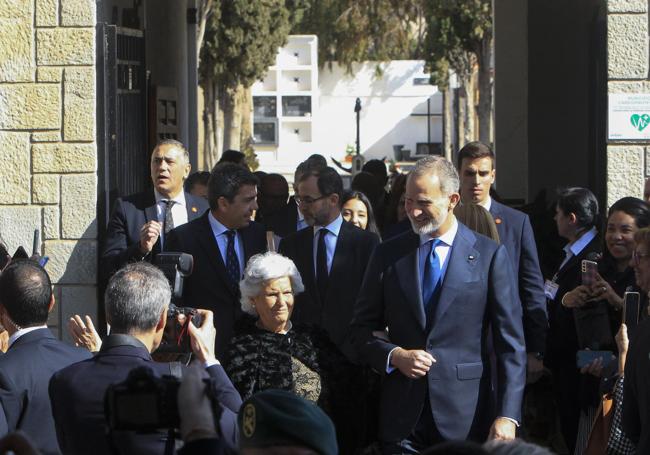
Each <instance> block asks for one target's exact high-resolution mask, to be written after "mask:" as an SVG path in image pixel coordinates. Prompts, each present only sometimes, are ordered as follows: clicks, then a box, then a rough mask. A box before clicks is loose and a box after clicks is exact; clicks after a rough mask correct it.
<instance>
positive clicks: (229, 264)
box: [226, 231, 241, 289]
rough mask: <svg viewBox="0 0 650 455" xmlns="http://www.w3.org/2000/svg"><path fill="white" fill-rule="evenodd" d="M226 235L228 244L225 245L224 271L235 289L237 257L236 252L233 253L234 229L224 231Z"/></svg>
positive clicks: (236, 285) (237, 266)
mask: <svg viewBox="0 0 650 455" xmlns="http://www.w3.org/2000/svg"><path fill="white" fill-rule="evenodd" d="M226 235H227V236H228V245H227V246H226V271H227V272H228V276H229V277H230V279H231V281H232V283H233V285H234V286H233V287H234V288H235V289H236V288H238V287H239V279H240V278H241V277H240V275H239V259H237V253H235V235H237V232H236V231H226Z"/></svg>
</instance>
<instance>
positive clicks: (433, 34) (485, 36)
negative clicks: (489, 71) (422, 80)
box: [424, 0, 492, 87]
mask: <svg viewBox="0 0 650 455" xmlns="http://www.w3.org/2000/svg"><path fill="white" fill-rule="evenodd" d="M424 8H425V11H424V12H425V18H426V19H425V20H426V38H425V41H424V43H425V44H424V48H425V49H424V50H425V52H424V54H425V55H424V57H425V60H426V62H427V69H428V70H429V71H430V72H431V75H432V77H431V78H432V81H433V83H435V84H436V85H438V86H440V87H446V86H447V84H448V82H449V81H448V78H449V71H448V70H449V69H452V70H453V71H455V72H456V74H458V76H459V77H461V78H463V77H467V75H468V74H471V72H472V69H473V68H472V66H473V63H474V61H478V63H479V64H480V63H482V62H481V61H480V59H481V55H482V47H483V43H484V41H485V40H488V41H489V40H491V38H492V0H462V1H461V0H429V1H425V2H424ZM475 59H477V60H475ZM485 63H486V64H489V62H485Z"/></svg>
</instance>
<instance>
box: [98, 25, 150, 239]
mask: <svg viewBox="0 0 650 455" xmlns="http://www.w3.org/2000/svg"><path fill="white" fill-rule="evenodd" d="M97 39H98V43H97V49H98V56H97V72H98V77H97V90H98V97H97V98H98V109H97V111H98V112H97V113H98V152H99V170H98V171H99V172H98V174H99V175H98V178H99V206H98V207H97V209H98V210H97V216H98V222H99V227H100V236H101V234H102V233H103V232H102V231H103V230H104V228H105V227H106V225H107V223H108V220H109V217H110V213H111V208H112V204H113V201H114V200H115V199H116V198H117V197H119V196H125V195H128V194H133V193H137V192H140V191H144V190H145V189H146V188H147V187H148V186H149V184H150V177H149V151H148V146H147V138H148V136H147V87H148V81H147V73H146V69H145V42H144V32H143V31H142V30H135V29H129V28H123V27H117V26H115V25H108V24H99V25H98V27H97Z"/></svg>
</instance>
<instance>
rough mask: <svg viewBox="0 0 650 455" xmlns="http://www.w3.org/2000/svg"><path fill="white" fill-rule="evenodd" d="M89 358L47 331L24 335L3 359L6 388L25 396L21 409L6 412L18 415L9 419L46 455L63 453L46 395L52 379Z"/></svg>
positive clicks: (36, 331)
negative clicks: (61, 370)
mask: <svg viewBox="0 0 650 455" xmlns="http://www.w3.org/2000/svg"><path fill="white" fill-rule="evenodd" d="M89 357H91V354H90V352H88V351H87V350H85V349H81V348H75V347H74V346H70V345H68V344H66V343H63V342H62V341H59V340H57V339H56V338H54V335H52V332H50V330H49V329H45V328H44V329H37V330H34V331H32V332H28V333H26V334H24V335H22V336H21V337H20V338H18V339H17V340H16V341H15V342H14V343H13V344H12V345H11V347H10V348H9V350H8V351H7V353H6V354H5V355H3V356H0V370H1V371H2V373H3V379H2V381H7V380H8V381H9V382H8V383H5V384H3V387H4V388H6V389H8V390H12V391H14V392H15V393H16V394H20V395H21V397H22V403H21V406H20V408H19V409H14V410H13V411H10V410H9V409H7V410H6V412H8V413H14V412H16V413H17V414H16V415H8V418H9V420H10V421H15V422H16V429H17V430H21V431H23V432H25V433H26V434H27V435H28V436H29V438H30V440H31V441H32V443H33V444H34V445H35V446H36V448H38V449H39V450H40V451H41V452H42V453H43V454H58V453H61V452H60V451H59V445H58V443H57V440H56V432H55V430H54V420H53V418H52V410H51V408H50V397H49V396H48V393H47V387H48V383H49V382H50V378H51V377H52V375H53V374H54V373H55V372H57V371H59V370H60V369H62V368H64V367H67V366H68V365H70V364H72V363H76V362H79V361H81V360H85V359H87V358H89Z"/></svg>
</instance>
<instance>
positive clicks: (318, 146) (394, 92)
mask: <svg viewBox="0 0 650 455" xmlns="http://www.w3.org/2000/svg"><path fill="white" fill-rule="evenodd" d="M378 69H379V70H380V73H378V71H377V70H378ZM428 80H429V76H428V75H427V74H425V73H424V62H422V61H418V60H394V61H391V62H386V63H377V62H365V63H360V64H355V65H354V66H353V67H352V71H351V73H350V74H348V73H347V72H346V71H345V68H343V67H341V66H339V65H336V64H335V65H332V66H331V68H330V67H329V66H328V65H326V66H325V67H324V68H322V69H319V68H318V57H317V38H316V37H315V36H310V35H309V36H291V37H289V41H288V43H287V45H286V46H285V47H283V48H281V49H280V50H279V52H278V56H277V59H276V64H275V65H274V66H272V67H270V68H269V72H268V73H267V75H266V77H265V78H264V80H263V81H260V82H258V83H257V84H255V85H254V86H253V104H254V106H255V108H254V114H253V115H254V125H255V126H254V136H255V138H256V141H257V144H256V146H255V151H256V153H257V156H258V160H259V162H260V167H261V168H262V169H264V170H265V171H267V172H279V173H282V174H285V175H286V176H287V177H291V176H292V175H293V172H294V170H295V168H296V166H297V165H298V163H300V162H301V161H303V160H304V159H305V158H307V157H308V156H309V155H311V154H312V153H320V154H321V155H323V156H325V157H326V158H327V159H328V161H329V162H330V163H332V161H330V158H334V159H336V160H339V161H343V160H344V158H345V156H346V149H348V148H349V147H355V144H356V116H355V112H354V106H355V100H356V98H357V97H358V98H360V100H361V107H362V110H361V117H360V144H361V153H362V154H363V155H364V156H365V157H366V159H372V158H384V157H386V158H388V159H394V157H395V155H394V146H399V145H402V146H403V148H404V149H406V150H410V151H411V154H416V153H420V154H423V153H426V150H427V143H433V144H434V145H433V146H432V147H434V148H435V147H440V143H441V142H442V117H441V116H440V113H441V109H442V95H441V94H440V93H439V92H438V90H437V88H436V87H435V86H432V85H429V83H428ZM427 102H428V103H429V106H427ZM427 107H428V111H429V115H427ZM427 121H428V122H429V128H427ZM347 166H349V164H347Z"/></svg>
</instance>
